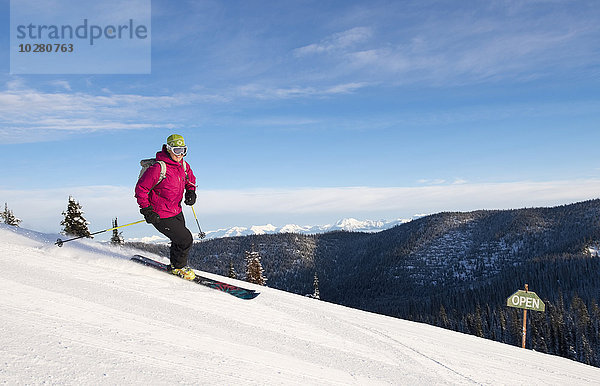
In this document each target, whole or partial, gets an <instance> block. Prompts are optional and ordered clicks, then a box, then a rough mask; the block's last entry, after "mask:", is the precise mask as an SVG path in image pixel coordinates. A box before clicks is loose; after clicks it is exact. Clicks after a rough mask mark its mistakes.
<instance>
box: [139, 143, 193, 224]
mask: <svg viewBox="0 0 600 386" xmlns="http://www.w3.org/2000/svg"><path fill="white" fill-rule="evenodd" d="M156 160H157V161H158V160H160V161H164V162H165V164H166V165H167V174H166V176H165V178H164V179H163V180H162V181H161V182H160V183H159V184H158V185H156V186H154V185H155V184H156V182H157V181H158V179H159V178H160V164H159V163H155V164H154V165H152V166H150V167H149V168H148V169H147V170H146V171H145V172H144V174H143V175H142V177H141V178H140V179H139V180H138V182H137V184H136V186H135V198H136V199H137V203H138V205H139V206H140V208H147V207H148V206H150V205H152V208H154V211H155V212H156V213H157V214H158V215H159V216H160V218H168V217H173V216H176V215H178V214H179V213H180V212H181V201H182V200H183V194H184V190H196V177H195V176H194V173H193V172H192V168H190V165H189V164H187V165H186V166H187V172H186V171H184V169H183V164H182V163H183V162H185V161H181V162H182V163H177V162H175V161H173V160H172V159H171V157H169V153H167V149H166V146H164V145H163V149H162V151H159V152H158V153H156ZM153 186H154V188H152V187H153Z"/></svg>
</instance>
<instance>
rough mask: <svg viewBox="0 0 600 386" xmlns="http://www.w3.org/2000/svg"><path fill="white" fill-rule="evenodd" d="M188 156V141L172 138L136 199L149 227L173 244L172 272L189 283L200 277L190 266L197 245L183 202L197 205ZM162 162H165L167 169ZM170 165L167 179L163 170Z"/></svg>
mask: <svg viewBox="0 0 600 386" xmlns="http://www.w3.org/2000/svg"><path fill="white" fill-rule="evenodd" d="M186 154H187V146H186V145H185V140H184V139H183V137H182V136H181V135H179V134H172V135H170V136H169V137H168V138H167V143H166V144H164V145H163V147H162V150H161V151H159V152H157V153H156V161H157V162H156V163H154V164H153V165H152V166H150V167H148V169H146V171H145V172H144V173H143V174H142V176H141V177H140V178H139V180H138V182H137V184H136V186H135V198H136V199H137V203H138V205H139V206H140V208H141V209H140V213H141V214H143V215H144V218H145V219H146V222H147V223H148V224H152V225H154V227H155V228H156V230H158V231H159V232H160V233H162V234H164V235H165V236H167V237H168V238H169V239H170V240H171V249H170V259H171V264H170V267H169V269H170V271H171V273H172V274H174V275H178V276H180V277H182V278H184V279H186V280H194V278H195V277H196V274H195V273H194V271H193V270H192V269H191V268H190V267H189V266H188V265H187V258H188V253H189V251H190V248H191V247H192V244H193V237H192V233H191V232H190V230H189V229H187V228H186V226H185V218H184V217H183V212H182V209H181V200H182V199H183V198H184V190H185V201H184V203H185V204H186V205H194V203H195V202H196V177H195V176H194V173H193V172H192V169H191V168H190V166H189V165H188V164H187V162H185V161H184V160H183V157H184V156H185V155H186ZM159 161H162V162H164V164H163V165H161V163H160V162H159ZM164 165H166V173H165V174H164V179H162V180H161V169H162V168H163V166H164Z"/></svg>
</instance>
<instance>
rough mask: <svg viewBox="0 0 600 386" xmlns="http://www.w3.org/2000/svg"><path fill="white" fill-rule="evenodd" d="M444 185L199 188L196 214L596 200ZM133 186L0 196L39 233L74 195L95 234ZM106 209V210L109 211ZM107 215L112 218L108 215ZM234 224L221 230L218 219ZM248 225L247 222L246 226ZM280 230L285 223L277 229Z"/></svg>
mask: <svg viewBox="0 0 600 386" xmlns="http://www.w3.org/2000/svg"><path fill="white" fill-rule="evenodd" d="M460 182H461V183H450V184H442V185H432V186H422V187H338V188H318V187H315V188H297V189H291V188H290V189H246V190H200V191H199V192H198V195H199V197H200V198H201V200H200V202H201V204H199V205H197V206H196V211H197V212H198V213H199V215H200V216H201V218H202V219H203V223H204V224H205V225H206V226H208V227H209V228H212V227H216V226H217V224H218V226H224V225H228V226H234V225H240V224H242V225H243V224H245V223H248V221H252V222H256V223H275V222H277V221H278V220H279V221H282V222H284V223H285V222H288V221H294V220H296V221H298V220H299V219H300V220H299V221H304V222H306V221H307V220H302V219H304V218H312V219H315V218H318V219H319V220H318V221H321V222H324V223H325V222H327V221H335V220H337V219H339V218H343V217H352V216H354V217H363V218H373V219H376V218H388V219H391V218H397V217H410V216H412V215H414V214H416V213H437V212H441V211H471V210H478V209H514V208H522V207H537V206H554V205H562V204H569V203H573V202H577V201H582V200H588V199H593V198H597V196H598V191H600V180H599V179H582V180H559V181H543V182H532V181H517V182H508V183H479V184H476V183H467V182H463V181H460ZM132 189H133V187H122V186H89V187H71V188H56V189H47V190H39V189H38V190H7V189H4V190H0V200H1V201H0V202H8V204H9V207H10V208H11V209H12V210H13V212H14V213H15V215H17V216H18V217H20V218H22V219H23V226H24V227H30V228H33V229H36V230H41V231H52V230H55V231H56V230H58V229H59V225H58V224H59V222H60V219H61V215H60V213H61V212H62V211H64V209H65V208H66V203H67V198H68V196H69V195H73V196H74V197H75V198H76V199H77V200H79V202H80V203H81V204H82V205H83V207H84V211H85V217H86V219H87V220H88V221H91V222H93V223H94V228H101V227H102V226H104V225H106V226H107V227H108V226H109V225H110V221H111V219H112V218H114V217H119V219H120V221H121V222H125V221H130V220H131V221H135V220H136V219H138V218H139V217H140V215H139V212H138V211H137V204H136V203H135V200H134V199H133V196H132ZM107 208H110V211H107ZM109 212H110V213H109ZM224 217H225V218H232V219H235V220H232V221H235V222H236V223H234V222H232V223H230V224H222V222H221V221H222V218H224ZM249 219H251V220H249ZM100 224H102V225H100ZM280 225H284V224H280Z"/></svg>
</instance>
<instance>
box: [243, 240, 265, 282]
mask: <svg viewBox="0 0 600 386" xmlns="http://www.w3.org/2000/svg"><path fill="white" fill-rule="evenodd" d="M246 281H247V282H249V283H254V284H258V285H265V283H266V282H267V279H266V278H265V277H264V275H263V267H262V264H261V263H260V254H259V253H258V252H255V251H254V245H253V246H252V251H250V252H248V251H246Z"/></svg>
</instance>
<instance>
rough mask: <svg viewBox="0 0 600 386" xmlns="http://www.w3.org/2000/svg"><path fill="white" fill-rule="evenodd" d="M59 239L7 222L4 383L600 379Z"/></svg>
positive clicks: (0, 295) (560, 362)
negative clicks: (238, 294)
mask: <svg viewBox="0 0 600 386" xmlns="http://www.w3.org/2000/svg"><path fill="white" fill-rule="evenodd" d="M57 237H59V236H58V235H47V234H40V233H37V232H34V231H29V230H25V229H20V228H16V227H10V226H6V225H0V264H1V265H2V267H3V269H2V270H0V277H1V280H0V319H1V321H2V323H1V324H0V384H10V385H14V384H42V383H50V384H73V385H75V384H77V385H79V384H94V385H102V384H110V385H115V384H140V385H142V384H144V385H146V384H152V385H160V384H164V385H172V384H213V383H216V382H219V383H224V384H229V385H257V384H261V385H262V384H265V385H273V384H284V385H285V384H293V385H297V384H309V385H329V384H331V385H352V384H356V385H358V384H360V385H365V384H412V385H422V384H493V385H499V384H508V385H515V384H527V385H531V384H540V385H541V384H543V385H547V384H577V385H583V384H590V385H591V384H594V385H597V384H600V369H599V368H595V367H590V366H586V365H583V364H580V363H576V362H573V361H570V360H567V359H564V358H559V357H555V356H551V355H546V354H541V353H537V352H533V351H531V350H524V349H521V348H518V347H513V346H508V345H505V344H501V343H497V342H492V341H489V340H484V339H480V338H477V337H474V336H469V335H464V334H460V333H456V332H452V331H448V330H444V329H440V328H436V327H432V326H429V325H425V324H420V323H414V322H409V321H404V320H400V319H394V318H390V317H385V316H381V315H376V314H372V313H368V312H363V311H358V310H354V309H350V308H346V307H342V306H338V305H333V304H329V303H326V302H322V301H318V300H315V299H311V298H307V297H303V296H298V295H293V294H289V293H285V292H282V291H278V290H274V289H271V288H265V287H259V286H255V285H252V284H248V283H244V282H238V281H233V280H230V279H225V278H220V279H221V280H224V281H228V280H229V281H232V282H233V283H235V284H238V285H241V286H244V287H247V288H253V289H256V290H258V291H260V292H261V294H260V295H259V296H258V297H257V298H256V299H253V300H241V299H237V298H235V297H233V296H231V295H228V294H226V293H223V292H219V291H217V290H214V289H210V288H206V287H202V286H200V285H197V284H195V283H190V282H186V281H184V280H182V279H179V278H177V277H174V276H169V275H167V274H165V273H163V272H160V271H156V270H154V269H152V268H148V267H145V266H142V265H139V264H136V263H133V262H131V261H129V257H130V256H131V255H133V254H134V253H135V252H136V251H133V250H128V249H125V248H118V247H113V246H109V245H106V244H101V243H98V242H95V241H93V240H84V241H73V242H69V243H66V244H65V245H64V246H63V247H62V248H58V247H57V246H55V245H54V241H55V240H56V238H57ZM146 255H148V254H146ZM149 257H154V258H157V256H151V255H149ZM159 259H160V258H159ZM162 260H163V261H164V259H162ZM206 276H211V277H216V276H215V275H211V274H206ZM217 278H219V277H217ZM321 280H324V278H321Z"/></svg>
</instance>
